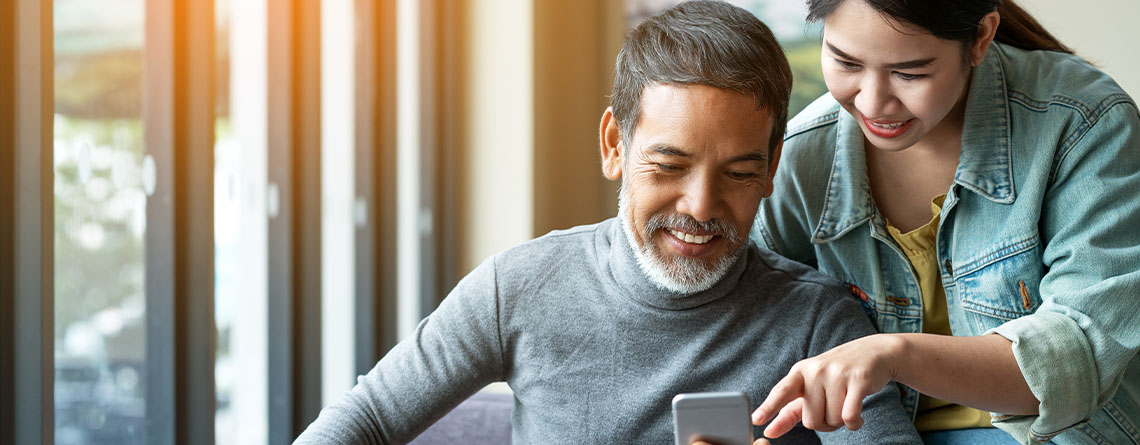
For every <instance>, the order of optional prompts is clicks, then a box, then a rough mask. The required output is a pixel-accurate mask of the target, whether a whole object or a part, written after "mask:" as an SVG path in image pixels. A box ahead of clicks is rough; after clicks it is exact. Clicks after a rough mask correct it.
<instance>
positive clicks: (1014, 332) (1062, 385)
mask: <svg viewBox="0 0 1140 445" xmlns="http://www.w3.org/2000/svg"><path fill="white" fill-rule="evenodd" d="M989 333H996V334H998V335H1001V336H1002V337H1005V338H1006V339H1008V340H1009V341H1011V342H1013V355H1014V357H1016V358H1017V365H1018V367H1019V368H1021V374H1022V375H1023V376H1025V382H1026V383H1028V384H1029V389H1030V391H1032V392H1033V395H1034V396H1036V397H1037V400H1039V401H1040V404H1039V405H1038V406H1037V410H1038V415H1036V416H1006V415H1002V414H999V413H994V414H993V424H994V426H996V427H998V428H1001V429H1002V430H1004V431H1007V432H1009V433H1010V434H1013V435H1014V437H1016V438H1017V439H1018V440H1019V441H1021V442H1022V443H1038V442H1046V441H1048V440H1050V439H1052V438H1053V437H1054V436H1056V435H1057V434H1060V433H1061V432H1062V431H1064V430H1066V429H1069V428H1072V427H1073V426H1076V425H1077V424H1079V423H1081V422H1083V421H1085V420H1086V419H1088V418H1089V417H1090V416H1092V415H1093V413H1095V412H1096V410H1097V395H1098V394H1100V387H1099V384H1098V383H1097V382H1098V380H1097V368H1096V362H1095V361H1094V360H1093V353H1092V347H1091V346H1090V345H1089V342H1088V339H1087V338H1086V337H1085V333H1084V331H1083V330H1082V329H1081V328H1080V326H1078V325H1077V323H1076V321H1074V320H1073V319H1071V318H1069V317H1066V316H1064V315H1062V314H1058V313H1056V312H1048V311H1038V312H1036V313H1034V314H1032V315H1027V316H1025V317H1021V318H1018V319H1014V320H1010V321H1008V322H1006V323H1005V324H1003V325H1001V326H998V327H996V328H994V329H991V330H989V331H986V334H989Z"/></svg>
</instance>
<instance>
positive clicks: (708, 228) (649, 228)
mask: <svg viewBox="0 0 1140 445" xmlns="http://www.w3.org/2000/svg"><path fill="white" fill-rule="evenodd" d="M661 229H677V230H680V231H682V232H712V233H714V234H716V235H718V236H722V237H724V238H725V239H726V240H727V241H728V242H729V243H731V244H736V243H739V242H740V232H738V231H737V230H736V227H734V226H733V225H732V224H729V223H728V222H727V221H725V220H722V219H716V218H714V219H710V220H708V221H697V219H696V218H693V217H692V216H689V215H684V214H680V213H673V214H669V215H662V214H656V215H653V216H652V217H650V218H649V221H646V223H645V228H644V231H645V233H644V235H645V237H644V239H651V238H652V237H653V232H656V231H658V230H661Z"/></svg>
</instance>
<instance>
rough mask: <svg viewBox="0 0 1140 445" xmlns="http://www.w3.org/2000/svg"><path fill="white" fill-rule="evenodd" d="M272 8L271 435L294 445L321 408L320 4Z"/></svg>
mask: <svg viewBox="0 0 1140 445" xmlns="http://www.w3.org/2000/svg"><path fill="white" fill-rule="evenodd" d="M267 7H268V15H269V17H268V32H269V48H268V67H269V70H268V77H269V78H268V85H269V95H268V107H269V108H268V126H269V127H268V131H269V135H268V136H269V139H268V140H269V147H268V153H267V155H268V156H267V162H268V166H267V167H268V169H267V173H268V181H269V183H270V184H271V186H270V187H269V188H270V189H271V190H272V189H275V190H277V192H276V194H277V197H278V199H277V202H278V204H279V209H277V211H276V212H273V211H272V209H271V211H270V217H269V222H268V232H267V233H268V250H269V252H268V255H269V257H268V258H269V263H268V268H267V272H268V273H267V275H268V280H269V283H268V292H269V293H268V305H269V314H268V316H269V319H268V329H269V351H268V366H269V369H268V372H269V376H268V379H269V380H268V384H269V393H268V394H269V400H268V403H269V411H268V413H269V425H268V433H269V443H271V444H288V443H292V441H293V439H294V438H295V437H297V436H298V435H299V434H300V433H301V431H304V429H305V427H306V426H308V425H309V423H311V422H312V421H313V420H315V419H316V418H317V415H318V414H319V413H320V409H321V220H320V210H321V196H320V191H321V168H320V166H321V152H320V145H321V141H320V122H321V120H320V118H321V112H320V111H321V110H320V94H321V89H320V3H319V1H318V0H268V3H267ZM271 193H272V192H271Z"/></svg>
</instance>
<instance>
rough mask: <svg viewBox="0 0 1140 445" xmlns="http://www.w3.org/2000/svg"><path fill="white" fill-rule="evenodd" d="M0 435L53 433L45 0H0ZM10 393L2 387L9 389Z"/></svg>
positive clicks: (47, 436) (27, 439)
mask: <svg viewBox="0 0 1140 445" xmlns="http://www.w3.org/2000/svg"><path fill="white" fill-rule="evenodd" d="M0 16H3V17H4V18H0V24H3V25H4V26H0V29H3V30H6V32H9V33H11V34H9V35H5V36H2V37H3V38H2V39H0V45H3V46H4V48H3V49H2V50H0V62H2V63H0V65H3V66H4V67H5V68H0V98H2V99H4V100H0V121H3V122H2V123H0V129H3V130H6V131H0V138H3V139H2V140H0V161H2V162H0V178H3V179H2V181H4V185H2V186H0V221H2V222H0V232H2V233H0V249H2V251H0V255H2V256H3V257H5V258H7V259H6V260H5V261H4V262H3V263H0V278H3V279H0V311H2V312H4V313H5V314H8V315H6V316H3V317H2V318H0V359H2V360H0V363H3V364H4V365H3V367H4V370H3V371H0V377H3V381H2V382H0V385H3V386H2V388H3V389H0V395H3V396H4V397H0V414H2V415H0V417H2V418H0V441H4V442H8V441H10V443H51V442H53V441H54V428H55V421H54V419H55V416H54V403H53V402H54V394H55V393H54V383H55V360H54V350H53V348H54V346H53V344H52V339H53V334H52V332H53V329H54V322H55V311H54V267H53V261H54V259H53V253H54V250H53V249H54V239H53V234H54V232H53V230H52V228H53V227H54V215H53V211H52V205H51V203H52V202H53V199H54V197H53V195H52V187H53V185H52V182H53V181H54V173H53V164H52V161H53V152H52V129H53V123H52V122H53V120H52V119H53V118H52V115H53V112H54V108H55V104H54V102H53V96H54V83H53V82H54V57H53V56H54V55H53V54H52V48H53V38H54V36H53V35H52V3H51V1H50V0H15V1H13V2H4V5H3V6H0ZM9 395H10V397H9Z"/></svg>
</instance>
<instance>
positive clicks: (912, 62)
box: [823, 42, 934, 70]
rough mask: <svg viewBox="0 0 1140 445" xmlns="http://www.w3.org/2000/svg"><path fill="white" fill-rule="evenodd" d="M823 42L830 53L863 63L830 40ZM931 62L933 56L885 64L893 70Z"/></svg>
mask: <svg viewBox="0 0 1140 445" xmlns="http://www.w3.org/2000/svg"><path fill="white" fill-rule="evenodd" d="M823 43H824V45H827V49H828V50H830V51H831V52H832V53H835V55H837V56H839V57H840V58H843V59H847V60H850V61H852V62H857V63H863V61H861V60H859V59H858V58H856V57H852V56H851V55H850V54H847V53H845V52H843V50H841V49H839V48H836V47H835V45H832V44H831V42H823ZM933 62H934V58H933V57H931V58H926V59H915V60H907V61H903V62H896V63H890V64H887V65H886V68H889V69H893V70H905V69H910V68H919V67H924V66H927V65H930V64H931V63H933Z"/></svg>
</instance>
